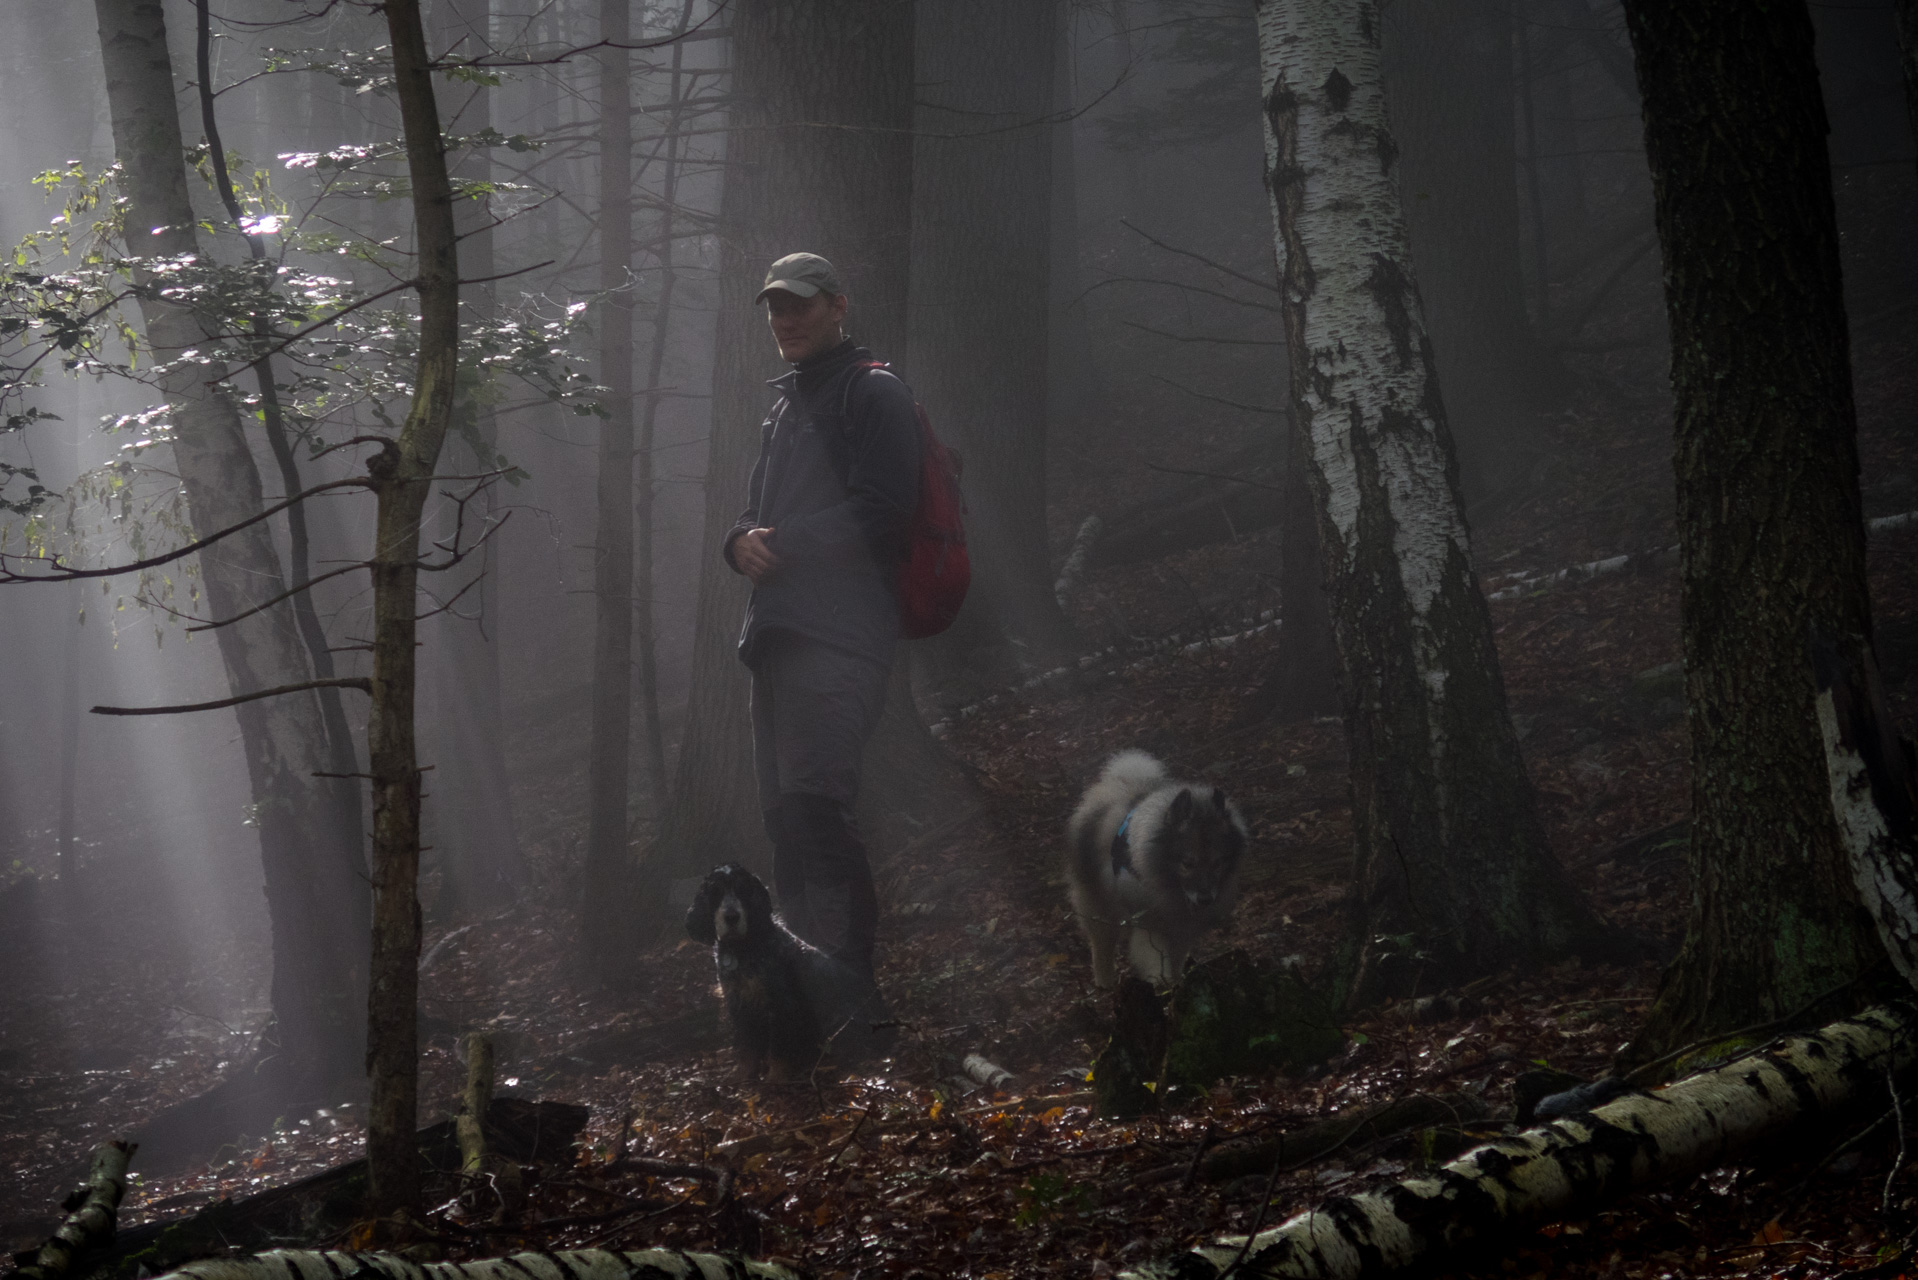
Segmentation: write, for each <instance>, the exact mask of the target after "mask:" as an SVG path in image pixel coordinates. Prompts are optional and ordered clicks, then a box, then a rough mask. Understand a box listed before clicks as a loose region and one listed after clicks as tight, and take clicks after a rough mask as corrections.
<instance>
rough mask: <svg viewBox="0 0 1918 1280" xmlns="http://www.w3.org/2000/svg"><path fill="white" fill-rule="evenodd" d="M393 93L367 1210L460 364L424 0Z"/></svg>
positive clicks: (403, 1105)
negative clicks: (408, 268) (439, 479)
mask: <svg viewBox="0 0 1918 1280" xmlns="http://www.w3.org/2000/svg"><path fill="white" fill-rule="evenodd" d="M385 9H386V22H387V31H388V35H389V37H390V39H391V40H392V45H393V83H394V92H395V95H396V96H397V98H398V99H399V106H400V121H401V125H402V127H403V129H404V131H405V140H406V167H407V173H408V175H409V177H410V178H411V180H412V185H413V225H414V239H413V244H414V251H415V261H416V262H417V263H418V266H419V275H418V276H417V277H416V278H415V281H414V287H415V289H416V290H417V291H418V293H419V300H420V328H419V362H418V372H417V374H416V376H415V379H414V390H413V401H412V404H411V405H410V406H409V407H408V409H407V414H406V420H405V422H404V423H403V424H402V425H401V427H400V434H399V437H398V439H396V440H394V441H391V442H389V443H387V444H385V445H383V446H382V447H381V449H380V452H378V453H377V454H375V455H374V456H373V457H372V458H370V459H369V460H368V461H367V471H368V472H369V473H370V474H371V476H372V478H373V481H374V491H375V493H376V494H377V495H378V498H379V510H378V515H377V517H376V520H377V523H376V526H375V532H374V542H373V709H372V713H371V716H370V718H369V721H368V726H367V738H368V744H367V745H368V753H367V754H368V756H369V758H370V761H371V768H372V773H373V961H372V966H371V974H370V977H371V990H370V991H369V993H368V997H367V1051H366V1056H367V1075H368V1076H369V1078H370V1084H371V1098H370V1101H369V1104H368V1107H367V1142H366V1155H367V1174H368V1184H369V1190H368V1200H369V1208H370V1209H371V1211H372V1213H373V1215H374V1216H375V1217H377V1218H387V1219H390V1218H391V1216H392V1215H393V1214H394V1213H396V1212H397V1211H399V1210H401V1209H408V1210H411V1209H415V1208H417V1202H418V1199H419V1151H418V1149H417V1148H416V1146H415V1145H414V1142H413V1131H414V1130H415V1129H416V1128H417V1127H418V1125H417V1123H416V1117H417V1114H418V1111H419V1043H418V1041H419V1032H418V1026H419V1023H418V1018H419V1012H418V1010H419V958H420V904H419V867H420V770H419V758H418V755H417V752H416V750H415V739H414V723H413V699H414V691H415V681H416V677H417V666H416V650H415V641H416V639H417V637H418V632H419V626H418V623H417V620H416V615H415V609H416V608H417V607H418V606H417V603H416V594H417V588H418V582H419V541H420V517H421V513H422V511H423V510H424V508H425V505H426V497H427V494H428V491H429V490H430V489H431V488H432V476H433V469H434V466H435V464H436V463H437V462H438V461H439V456H440V448H441V446H442V445H443V444H444V443H445V440H446V432H447V428H448V426H450V425H451V422H452V416H453V397H454V394H455V384H456V380H457V376H458V365H459V336H460V312H459V296H460V285H459V239H458V236H457V234H456V232H455V230H454V224H453V188H452V183H451V182H450V180H449V179H448V176H447V169H446V149H445V143H444V142H443V140H442V138H441V134H440V119H439V107H438V104H437V102H436V101H435V99H434V95H433V78H432V71H431V68H430V66H429V60H428V59H429V55H428V54H427V51H426V36H425V32H424V31H423V30H422V28H421V25H420V8H419V2H418V0H386V5H385Z"/></svg>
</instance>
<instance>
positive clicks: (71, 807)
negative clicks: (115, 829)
mask: <svg viewBox="0 0 1918 1280" xmlns="http://www.w3.org/2000/svg"><path fill="white" fill-rule="evenodd" d="M65 595H66V600H65V601H64V602H63V605H64V607H63V608H62V609H61V611H60V613H61V616H62V617H63V619H64V620H65V621H68V622H71V623H72V624H73V628H74V633H73V634H72V635H70V636H68V637H67V642H66V653H65V654H63V655H62V657H61V663H60V812H59V819H58V822H57V825H56V826H55V828H54V838H55V845H54V859H55V861H54V866H55V868H56V874H57V875H58V876H59V878H60V899H61V905H62V908H63V909H64V910H65V911H66V913H67V919H66V926H65V927H66V928H67V929H69V930H71V929H79V928H82V927H83V922H84V920H85V918H86V917H85V914H84V911H85V903H86V886H85V884H84V882H83V881H82V880H81V879H80V842H79V839H78V837H77V836H76V834H75V831H74V826H75V824H74V817H75V810H76V808H77V805H78V798H79V790H80V653H81V640H82V636H81V635H80V630H79V629H80V626H81V623H82V621H83V617H82V615H83V614H84V611H85V609H86V607H87V606H86V597H85V595H84V594H83V593H82V588H81V586H80V584H79V583H78V582H72V583H69V584H67V587H66V591H65Z"/></svg>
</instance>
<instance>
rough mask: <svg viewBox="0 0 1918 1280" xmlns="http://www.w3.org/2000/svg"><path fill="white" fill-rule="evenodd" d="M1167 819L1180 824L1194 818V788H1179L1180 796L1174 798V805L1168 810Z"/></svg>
mask: <svg viewBox="0 0 1918 1280" xmlns="http://www.w3.org/2000/svg"><path fill="white" fill-rule="evenodd" d="M1166 817H1167V818H1169V819H1171V820H1172V821H1173V822H1174V823H1178V824H1183V823H1185V822H1186V820H1187V819H1189V818H1191V817H1192V788H1190V787H1181V788H1179V794H1178V795H1176V796H1173V797H1172V805H1171V807H1170V808H1168V809H1167V810H1166Z"/></svg>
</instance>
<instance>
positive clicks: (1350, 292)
mask: <svg viewBox="0 0 1918 1280" xmlns="http://www.w3.org/2000/svg"><path fill="white" fill-rule="evenodd" d="M1377 22H1378V19H1377V14H1376V12H1375V7H1374V6H1373V5H1372V4H1371V3H1369V0H1357V2H1355V0H1306V2H1304V3H1292V2H1284V3H1281V2H1280V0H1266V3H1263V4H1261V5H1260V6H1259V59H1260V67H1261V71H1262V87H1263V89H1264V91H1265V98H1266V100H1267V101H1268V102H1270V101H1272V99H1273V97H1274V96H1275V95H1290V96H1291V97H1292V98H1293V99H1295V100H1296V103H1297V114H1296V116H1295V117H1294V119H1295V122H1296V123H1295V125H1294V133H1293V146H1292V151H1291V156H1290V157H1289V158H1287V157H1282V155H1281V151H1280V147H1281V142H1280V135H1279V134H1278V133H1277V132H1276V131H1269V132H1268V133H1267V135H1266V158H1267V162H1268V164H1269V165H1270V166H1271V168H1272V169H1273V170H1274V171H1275V172H1277V171H1279V170H1281V169H1282V168H1287V167H1295V168H1296V171H1297V178H1298V179H1299V180H1300V181H1299V190H1300V195H1301V200H1300V205H1299V208H1298V210H1297V211H1296V213H1295V214H1294V215H1293V216H1292V218H1291V219H1290V221H1292V222H1293V223H1294V225H1295V226H1296V228H1297V230H1296V237H1297V240H1298V245H1297V249H1298V250H1300V251H1302V252H1303V254H1304V256H1305V258H1306V261H1307V263H1308V264H1309V268H1308V269H1309V272H1310V286H1309V288H1310V292H1309V296H1306V295H1301V293H1300V292H1299V291H1297V290H1293V289H1288V297H1287V301H1288V302H1291V303H1293V304H1294V305H1295V306H1296V307H1297V309H1298V311H1299V313H1300V315H1301V317H1302V320H1303V324H1302V326H1301V327H1302V330H1303V332H1302V334H1301V337H1302V339H1303V342H1304V345H1305V347H1306V349H1307V353H1308V359H1309V361H1310V364H1309V369H1308V370H1307V371H1306V372H1307V377H1306V378H1305V379H1303V380H1302V382H1301V384H1300V385H1298V386H1297V387H1295V388H1294V390H1293V397H1294V399H1295V401H1296V403H1297V404H1298V405H1299V406H1300V407H1302V408H1303V409H1304V410H1305V413H1304V415H1303V417H1302V419H1301V421H1300V424H1299V425H1300V428H1301V429H1302V430H1303V431H1304V432H1305V437H1306V439H1307V440H1308V441H1309V443H1310V448H1311V461H1312V464H1313V466H1314V467H1315V468H1316V469H1317V471H1318V473H1319V475H1320V476H1321V477H1322V484H1323V493H1322V497H1321V500H1320V505H1321V506H1322V508H1323V510H1324V514H1325V519H1326V521H1327V523H1329V525H1330V526H1331V529H1332V531H1334V532H1335V534H1336V537H1335V538H1334V539H1332V540H1331V541H1330V542H1329V543H1328V545H1327V547H1326V552H1327V554H1328V555H1329V556H1331V557H1334V558H1335V559H1337V560H1338V561H1339V562H1340V563H1339V564H1338V566H1337V569H1336V570H1335V572H1337V573H1339V574H1350V573H1352V572H1354V571H1356V570H1357V569H1358V568H1359V566H1360V561H1361V560H1362V558H1363V557H1364V550H1365V548H1364V547H1363V545H1362V539H1363V536H1364V532H1365V531H1364V530H1363V529H1362V527H1361V526H1362V523H1363V524H1377V525H1378V526H1379V527H1382V528H1386V529H1389V530H1390V531H1391V532H1390V537H1391V545H1392V552H1393V557H1392V558H1393V560H1394V561H1395V562H1396V567H1397V574H1398V579H1399V583H1400V585H1401V586H1402V587H1403V588H1404V592H1405V601H1406V604H1407V605H1408V606H1409V608H1410V611H1411V617H1412V624H1413V636H1414V638H1415V639H1416V641H1417V643H1418V649H1417V653H1416V661H1417V664H1418V670H1419V674H1420V675H1421V676H1422V677H1423V679H1424V681H1425V684H1426V687H1427V688H1428V689H1429V690H1430V696H1431V699H1432V701H1433V702H1434V703H1437V702H1440V701H1443V699H1444V697H1445V684H1446V677H1447V674H1448V673H1447V671H1446V670H1445V668H1444V666H1443V664H1442V663H1441V662H1440V661H1439V660H1438V651H1439V648H1440V646H1439V643H1438V642H1437V639H1436V637H1434V636H1433V634H1432V631H1431V626H1430V618H1431V612H1432V604H1433V602H1434V601H1435V600H1436V599H1437V598H1438V594H1439V591H1440V589H1441V587H1442V586H1444V585H1445V584H1446V580H1447V579H1448V578H1457V577H1458V576H1459V575H1460V574H1461V573H1466V574H1469V564H1470V560H1471V535H1470V534H1469V533H1468V532H1467V531H1466V528H1465V518H1464V515H1463V514H1462V513H1461V510H1460V503H1459V495H1458V491H1457V484H1456V480H1455V478H1454V471H1455V464H1454V462H1453V460H1452V445H1451V441H1450V439H1449V436H1448V433H1447V428H1446V424H1445V419H1444V414H1443V412H1442V410H1440V408H1439V405H1438V394H1437V387H1436V386H1435V385H1434V379H1433V376H1432V365H1431V361H1430V359H1429V358H1426V359H1421V358H1420V356H1421V353H1422V352H1423V351H1424V350H1426V349H1427V348H1428V346H1429V342H1430V339H1429V338H1428V336H1427V334H1426V330H1425V315H1424V308H1423V307H1422V305H1421V304H1420V301H1419V297H1418V292H1417V289H1416V287H1415V286H1414V284H1413V282H1412V278H1411V271H1410V265H1409V264H1410V245H1409V242H1408V239H1407V232H1406V226H1405V214H1404V211H1403V209H1402V207H1401V205H1400V202H1399V190H1398V182H1397V179H1396V177H1395V175H1394V173H1393V170H1392V162H1393V160H1394V159H1395V157H1396V153H1397V146H1396V144H1395V143H1393V141H1392V138H1391V134H1390V132H1389V131H1388V129H1387V126H1386V119H1385V96H1384V92H1383V86H1382V84H1381V81H1380V73H1379V37H1378V29H1377ZM1275 186H1276V183H1275ZM1273 216H1274V219H1275V224H1276V223H1277V222H1279V221H1280V220H1281V214H1280V211H1279V210H1278V209H1277V208H1276V207H1275V209H1274V215H1273ZM1290 247H1291V246H1288V245H1286V244H1285V243H1284V242H1283V241H1282V242H1281V245H1280V248H1281V251H1284V250H1286V249H1288V248H1290ZM1287 283H1288V285H1290V284H1292V281H1291V280H1290V279H1288V281H1287ZM1367 469H1376V473H1377V478H1376V480H1373V479H1372V478H1371V477H1368V476H1365V475H1363V474H1362V472H1363V471H1364V470H1367ZM1464 585H1470V584H1469V580H1468V581H1467V582H1466V583H1465V584H1464ZM1430 723H1431V726H1432V733H1433V739H1432V743H1431V749H1432V754H1433V757H1434V759H1435V760H1438V759H1440V758H1442V756H1443V754H1444V752H1445V742H1444V740H1443V736H1442V730H1441V729H1440V727H1439V726H1440V724H1441V720H1440V718H1439V717H1437V716H1433V717H1431V720H1430ZM1440 820H1441V821H1444V820H1445V813H1444V810H1443V808H1441V810H1440Z"/></svg>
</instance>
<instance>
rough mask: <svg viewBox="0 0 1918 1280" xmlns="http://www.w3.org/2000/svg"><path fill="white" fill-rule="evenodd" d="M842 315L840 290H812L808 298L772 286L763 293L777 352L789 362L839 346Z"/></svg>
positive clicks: (768, 321)
mask: <svg viewBox="0 0 1918 1280" xmlns="http://www.w3.org/2000/svg"><path fill="white" fill-rule="evenodd" d="M845 318H846V295H845V294H843V293H840V294H826V293H815V294H814V295H813V296H812V297H810V298H802V297H800V296H799V295H798V294H796V293H788V292H786V291H785V290H784V289H774V290H773V291H772V292H771V293H769V294H767V295H766V321H767V323H768V324H770V325H772V330H773V340H774V341H775V342H777V343H778V344H779V354H780V355H782V356H784V357H785V358H786V360H787V362H788V363H791V364H798V363H799V362H800V361H801V360H804V359H806V358H807V357H809V356H816V355H818V354H819V353H821V352H822V351H830V350H832V349H833V348H834V347H836V346H838V345H839V342H840V338H841V334H840V327H839V326H840V322H841V321H843V320H844V319H845Z"/></svg>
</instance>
